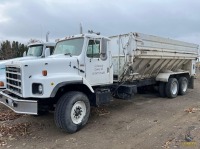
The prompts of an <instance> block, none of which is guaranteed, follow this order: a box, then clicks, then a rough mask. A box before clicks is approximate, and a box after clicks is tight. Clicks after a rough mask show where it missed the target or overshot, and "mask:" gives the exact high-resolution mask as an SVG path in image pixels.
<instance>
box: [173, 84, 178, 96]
mask: <svg viewBox="0 0 200 149" xmlns="http://www.w3.org/2000/svg"><path fill="white" fill-rule="evenodd" d="M177 91H178V84H177V83H176V82H173V83H172V94H173V95H175V94H176V93H177Z"/></svg>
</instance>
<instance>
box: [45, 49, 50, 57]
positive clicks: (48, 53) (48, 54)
mask: <svg viewBox="0 0 200 149" xmlns="http://www.w3.org/2000/svg"><path fill="white" fill-rule="evenodd" d="M44 56H45V57H48V56H50V49H49V48H46V49H45V53H44Z"/></svg>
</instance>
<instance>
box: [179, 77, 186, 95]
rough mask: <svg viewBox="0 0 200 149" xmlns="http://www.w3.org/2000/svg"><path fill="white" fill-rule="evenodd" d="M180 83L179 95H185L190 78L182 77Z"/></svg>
mask: <svg viewBox="0 0 200 149" xmlns="http://www.w3.org/2000/svg"><path fill="white" fill-rule="evenodd" d="M178 83H179V92H178V93H179V95H185V94H186V92H187V89H188V79H187V78H186V77H180V78H179V80H178Z"/></svg>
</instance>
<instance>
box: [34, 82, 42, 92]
mask: <svg viewBox="0 0 200 149" xmlns="http://www.w3.org/2000/svg"><path fill="white" fill-rule="evenodd" d="M32 92H33V94H43V85H42V84H40V83H33V84H32Z"/></svg>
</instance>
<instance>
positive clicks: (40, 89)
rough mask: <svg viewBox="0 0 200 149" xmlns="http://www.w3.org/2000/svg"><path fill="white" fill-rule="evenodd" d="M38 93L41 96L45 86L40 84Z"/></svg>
mask: <svg viewBox="0 0 200 149" xmlns="http://www.w3.org/2000/svg"><path fill="white" fill-rule="evenodd" d="M38 91H39V93H40V94H41V93H42V92H43V86H42V84H40V85H39V86H38Z"/></svg>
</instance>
